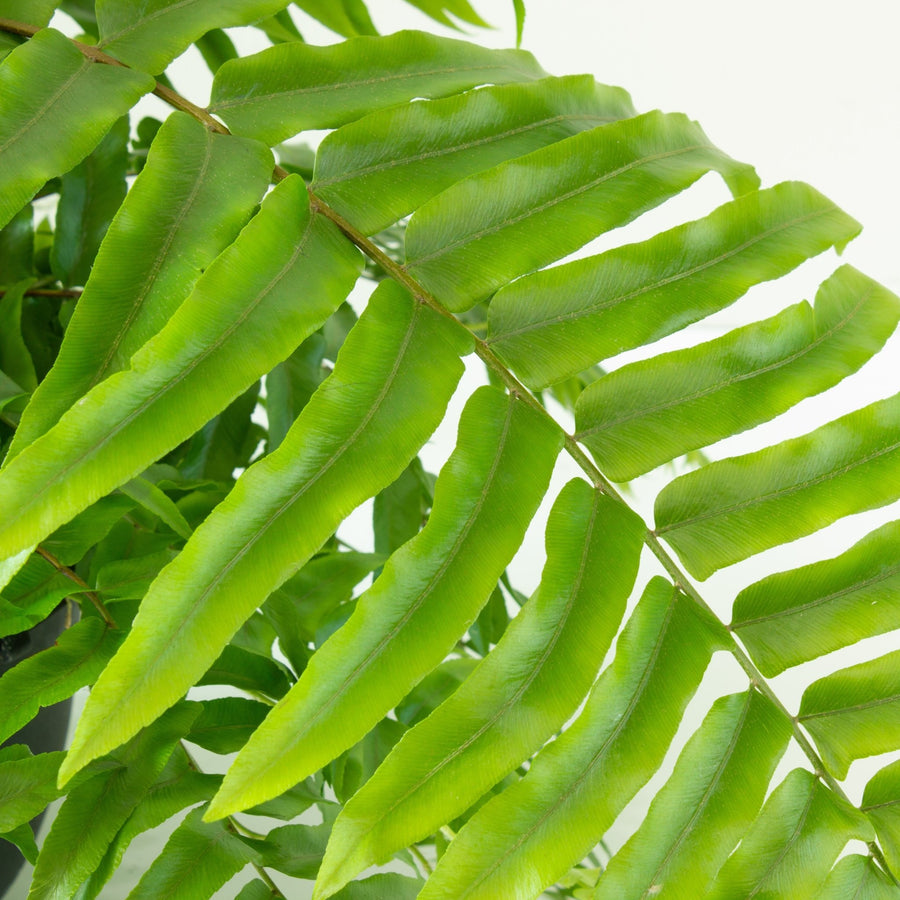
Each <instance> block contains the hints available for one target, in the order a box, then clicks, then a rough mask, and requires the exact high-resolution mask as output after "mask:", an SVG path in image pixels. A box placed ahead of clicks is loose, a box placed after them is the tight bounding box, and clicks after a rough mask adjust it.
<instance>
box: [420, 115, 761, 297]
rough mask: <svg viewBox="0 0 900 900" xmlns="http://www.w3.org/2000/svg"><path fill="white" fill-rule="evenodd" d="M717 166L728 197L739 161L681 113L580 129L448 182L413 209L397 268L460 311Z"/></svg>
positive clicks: (746, 183) (736, 183) (740, 170)
mask: <svg viewBox="0 0 900 900" xmlns="http://www.w3.org/2000/svg"><path fill="white" fill-rule="evenodd" d="M710 170H715V171H719V172H721V173H722V175H723V177H724V178H725V179H726V180H727V181H728V182H729V184H730V185H731V186H732V188H733V190H734V191H735V192H736V193H742V192H743V191H745V190H749V189H751V188H753V187H755V186H756V185H757V183H758V180H757V178H756V174H755V173H754V172H753V170H752V169H751V168H750V167H749V166H745V165H743V164H741V163H737V162H735V161H734V160H733V159H731V158H730V157H728V156H726V155H725V154H724V153H722V152H721V151H719V150H717V149H715V148H714V147H713V146H712V144H710V143H709V140H708V139H707V137H706V135H704V134H703V132H702V131H701V129H700V127H699V126H698V125H697V124H696V123H695V122H691V121H690V120H689V119H687V118H686V117H685V116H681V115H668V116H667V115H663V114H662V113H656V112H654V113H647V114H646V115H644V116H638V117H636V118H633V119H625V120H624V121H621V122H613V123H612V124H609V125H604V126H601V127H599V128H594V129H591V130H590V131H586V132H582V133H581V134H577V135H574V136H573V137H570V138H567V139H565V140H562V141H558V142H557V143H555V144H552V145H551V146H549V147H545V148H543V149H541V150H536V151H534V152H533V153H529V154H527V155H526V156H523V157H520V158H519V159H516V160H511V161H509V162H507V163H503V164H502V165H499V166H497V167H495V168H494V169H490V170H488V171H487V172H484V173H482V174H480V175H472V176H470V177H469V178H466V179H464V180H463V181H460V182H457V184H455V185H454V186H453V187H452V188H448V189H447V190H446V191H444V192H443V193H442V194H440V195H438V196H437V197H435V198H434V199H433V200H430V201H429V202H428V203H426V204H425V205H424V206H422V207H421V208H420V209H419V210H418V212H417V213H416V214H415V215H414V216H413V218H412V219H411V221H410V223H409V228H408V229H407V234H406V256H407V265H406V268H407V270H408V271H409V272H410V274H412V275H413V276H414V277H415V278H416V279H417V280H419V281H420V282H421V283H422V284H423V285H424V286H425V287H426V288H427V289H428V290H429V291H432V292H433V293H434V294H435V295H436V296H437V297H438V298H439V299H440V300H441V302H442V303H443V304H445V305H446V306H447V307H448V308H449V309H451V310H452V311H454V312H460V311H462V310H465V309H468V308H470V307H471V306H473V305H474V304H475V303H476V302H478V301H481V300H485V299H487V298H488V297H489V296H490V295H491V294H493V293H494V291H496V290H497V289H498V288H500V287H502V286H503V285H505V284H506V283H507V282H508V281H510V280H511V279H513V278H515V277H516V276H518V275H525V274H527V273H529V272H532V271H534V270H535V269H538V268H540V267H541V266H544V265H546V264H547V263H550V262H553V261H555V260H557V259H559V258H560V257H562V256H565V255H566V254H567V253H571V252H573V251H574V250H577V249H578V248H579V247H581V246H582V245H583V244H586V243H587V242H588V241H589V240H591V239H592V238H595V237H597V235H599V234H602V233H603V232H605V231H608V230H610V229H611V228H617V227H619V226H621V225H625V224H626V223H628V222H630V221H632V219H635V218H637V217H638V216H639V215H641V214H642V213H644V212H646V211H647V210H648V209H652V208H653V207H654V206H657V205H658V204H660V203H662V202H663V201H664V200H666V199H668V198H669V197H671V196H672V195H674V194H677V193H678V192H679V191H682V190H684V189H685V188H686V187H688V186H689V185H691V184H693V182H695V181H696V180H697V179H698V178H700V176H701V175H704V174H705V173H706V172H708V171H710Z"/></svg>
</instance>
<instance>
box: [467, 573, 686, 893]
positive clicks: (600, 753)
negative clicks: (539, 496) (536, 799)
mask: <svg viewBox="0 0 900 900" xmlns="http://www.w3.org/2000/svg"><path fill="white" fill-rule="evenodd" d="M676 598H677V590H676V589H675V588H673V590H672V602H671V603H670V604H669V608H668V609H667V610H666V616H665V619H664V620H663V622H662V625H661V627H660V629H659V634H658V635H657V638H656V643H655V644H654V645H653V651H652V653H651V654H650V656H649V658H648V659H647V665H646V666H645V668H644V672H643V674H642V676H641V680H640V682H639V683H638V685H637V688H636V689H635V691H634V693H633V694H632V696H631V699H630V700H629V701H628V705H627V706H626V707H625V710H624V712H623V713H622V717H621V718H620V719H619V721H618V723H617V724H616V726H615V728H614V729H613V730H612V732H610V734H609V736H608V737H607V738H606V740H605V741H604V742H603V743H602V744H601V745H600V747H598V748H597V752H596V753H595V754H594V755H593V756H592V757H591V758H590V760H589V761H588V763H587V765H586V766H585V767H584V769H583V770H582V772H581V774H580V775H579V776H578V778H576V779H575V780H574V781H573V782H572V784H571V786H570V787H569V788H568V789H567V790H565V791H563V792H562V793H560V794H558V795H557V797H556V800H554V802H553V803H552V804H550V806H549V807H548V808H547V809H546V810H545V811H544V813H543V814H542V815H541V816H540V818H539V819H538V820H537V821H536V822H535V823H534V824H533V825H531V826H530V827H529V828H527V829H526V830H525V831H522V832H520V834H519V838H518V840H516V842H515V843H514V844H513V845H512V847H510V848H509V849H508V850H506V851H505V852H504V853H503V854H502V855H501V856H498V857H497V858H496V859H495V860H494V862H493V863H492V864H491V865H490V866H489V867H488V869H487V870H486V871H485V872H484V873H483V874H482V875H481V876H480V877H479V878H478V880H477V881H475V882H474V883H473V884H472V885H470V886H469V887H468V888H467V889H466V892H465V893H464V894H461V895H460V897H459V900H465V898H466V897H468V896H469V895H470V894H471V893H472V892H473V891H474V890H475V889H476V888H477V887H478V886H479V885H481V884H483V883H484V882H485V881H487V879H488V878H490V877H491V875H492V874H493V873H494V872H495V871H496V870H497V869H499V868H500V866H501V865H502V864H503V862H504V860H506V859H507V858H508V857H509V856H512V854H514V853H515V852H516V850H518V849H519V847H521V846H522V844H524V843H525V842H526V841H527V840H529V839H530V838H531V836H532V835H533V834H534V833H535V832H536V831H538V829H540V827H541V826H542V825H543V824H544V822H546V821H547V819H549V818H550V816H552V815H553V814H554V813H555V812H556V810H557V809H559V807H560V806H562V805H563V803H564V802H565V801H567V800H568V799H569V797H570V796H571V795H572V794H574V793H575V792H576V791H577V790H578V788H579V787H580V786H581V785H582V783H583V782H584V781H585V780H586V779H587V778H588V777H589V776H590V774H591V772H592V771H593V769H594V768H595V767H596V766H597V765H598V764H599V763H600V762H601V761H602V759H603V757H604V756H605V755H606V752H607V750H608V749H609V747H610V746H611V745H612V744H613V742H614V741H615V739H616V738H617V737H618V736H619V734H620V732H621V731H622V729H624V727H625V725H626V724H627V723H628V721H629V719H630V718H631V714H632V713H633V712H634V709H635V707H636V706H637V704H638V701H639V700H640V699H641V697H642V696H643V693H644V691H645V690H646V688H647V682H648V681H649V680H650V676H651V675H652V674H653V666H654V665H655V663H656V660H657V658H658V657H659V653H660V650H661V649H662V644H663V638H664V637H665V635H666V632H667V631H668V628H669V625H670V624H671V621H672V616H673V614H674V612H675V602H676ZM526 777H527V776H526Z"/></svg>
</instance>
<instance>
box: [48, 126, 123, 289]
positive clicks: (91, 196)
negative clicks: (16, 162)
mask: <svg viewBox="0 0 900 900" xmlns="http://www.w3.org/2000/svg"><path fill="white" fill-rule="evenodd" d="M129 133H130V128H129V121H128V116H127V115H126V116H123V117H122V118H121V119H119V120H118V121H117V122H116V123H115V124H114V125H113V127H112V128H110V130H109V132H108V133H107V135H106V137H105V138H103V140H102V141H100V143H99V144H98V145H97V146H96V148H95V149H94V151H93V152H92V153H90V154H88V155H87V156H86V157H85V158H84V160H82V162H80V163H79V164H78V165H77V166H75V168H74V169H72V170H71V171H70V172H66V174H65V175H63V176H62V178H61V179H60V196H59V205H58V206H57V208H56V231H55V232H54V235H53V247H52V249H51V251H50V265H51V267H52V269H53V274H54V275H55V276H56V277H57V278H58V279H59V280H60V281H61V282H62V283H63V284H84V283H85V282H86V281H87V279H88V274H89V273H90V271H91V265H92V264H93V262H94V257H95V256H96V255H97V248H98V247H99V246H100V242H101V241H102V240H103V236H104V235H105V234H106V229H107V228H108V227H109V222H110V219H112V217H113V216H114V215H115V213H116V210H118V208H119V206H120V205H121V203H122V201H123V200H124V199H125V192H126V190H127V185H126V183H125V175H126V173H127V171H128V138H129Z"/></svg>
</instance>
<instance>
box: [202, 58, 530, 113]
mask: <svg viewBox="0 0 900 900" xmlns="http://www.w3.org/2000/svg"><path fill="white" fill-rule="evenodd" d="M482 71H483V72H490V71H497V72H516V73H518V74H519V75H522V76H523V77H527V78H533V77H534V76H533V73H530V72H526V71H524V70H521V69H517V68H516V67H515V66H511V65H502V66H486V65H481V66H441V67H439V68H436V69H416V70H415V71H413V72H392V73H391V74H389V75H378V76H373V77H372V78H359V79H356V80H354V81H338V82H335V83H333V84H317V85H310V86H309V87H299V88H285V90H283V91H267V92H266V93H264V94H249V93H248V94H246V95H245V96H243V97H235V98H234V99H232V100H220V101H219V102H218V103H213V104H211V105H210V107H209V109H210V110H211V111H216V112H218V111H219V110H222V109H230V108H231V107H233V106H244V105H245V104H247V103H248V102H254V103H258V102H260V101H264V100H267V99H270V98H272V97H297V96H301V95H303V94H321V93H328V92H330V91H342V90H346V89H347V88H357V87H365V86H367V85H374V84H388V83H392V82H400V81H407V80H409V79H410V78H421V77H423V76H425V77H430V76H432V75H452V74H454V73H456V72H482ZM485 83H488V82H487V79H485Z"/></svg>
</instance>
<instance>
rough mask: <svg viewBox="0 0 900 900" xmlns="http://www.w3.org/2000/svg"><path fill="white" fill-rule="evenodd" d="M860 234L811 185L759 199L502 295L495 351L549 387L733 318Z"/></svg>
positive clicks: (761, 194)
mask: <svg viewBox="0 0 900 900" xmlns="http://www.w3.org/2000/svg"><path fill="white" fill-rule="evenodd" d="M859 228H860V226H859V224H858V223H857V222H855V221H854V220H853V219H851V218H850V216H848V215H847V214H846V213H844V212H842V211H841V210H840V209H838V208H837V207H836V206H835V205H834V204H833V203H832V202H831V201H830V200H828V199H826V198H825V197H823V196H822V195H821V194H819V193H818V192H817V191H815V190H813V189H812V188H810V187H808V186H807V185H804V184H798V183H792V182H788V183H785V184H780V185H776V186H775V187H773V188H769V189H767V190H763V191H758V192H753V193H748V194H747V195H746V196H743V197H740V198H738V199H737V200H734V201H733V202H731V203H726V204H725V205H724V206H721V207H719V208H718V209H717V210H714V211H713V212H712V213H710V214H709V215H708V216H706V218H703V219H698V220H697V221H695V222H689V223H687V224H686V225H680V226H678V227H677V228H673V229H671V230H669V231H666V232H663V233H662V234H659V235H657V236H656V237H653V238H650V239H649V240H647V241H644V242H642V243H640V244H628V245H626V246H624V247H620V248H616V249H614V250H610V251H608V252H607V253H604V254H601V255H600V256H596V257H592V258H589V259H585V260H577V261H575V262H573V263H569V264H568V265H565V266H560V267H557V268H553V269H548V270H546V271H544V272H538V273H536V274H534V275H532V276H530V277H528V278H523V279H521V280H520V281H517V282H515V283H514V284H512V285H510V286H509V287H506V288H504V289H502V290H500V291H498V292H497V296H496V297H494V299H493V301H492V303H491V309H490V318H489V325H490V335H489V343H490V345H491V347H492V348H493V349H494V350H496V352H497V353H499V354H500V355H501V356H502V357H503V359H504V360H506V361H507V362H508V363H509V365H510V366H511V367H512V368H513V369H515V371H516V372H517V373H518V374H519V376H520V377H521V378H522V379H524V381H525V383H526V384H528V385H529V386H531V387H545V386H546V385H548V384H552V383H553V382H557V381H560V380H561V379H563V378H566V377H568V376H571V375H575V374H577V373H578V372H581V371H582V370H584V369H586V368H588V367H589V366H591V365H592V364H594V363H596V362H600V361H601V360H604V359H607V358H608V357H611V356H615V355H616V354H617V353H621V352H622V351H623V350H630V349H632V348H634V347H640V346H642V345H643V344H647V343H650V342H652V341H655V340H658V339H659V338H661V337H665V336H666V335H667V334H671V333H672V332H674V331H677V330H678V329H680V328H683V327H684V326H685V325H688V324H690V323H691V322H695V321H697V320H698V319H701V318H703V317H705V316H708V315H710V314H711V313H714V312H716V311H718V310H720V309H723V308H724V307H726V306H728V305H730V304H731V303H733V302H734V301H735V300H737V299H738V298H739V297H740V296H742V295H743V294H744V293H745V292H746V291H747V289H748V288H750V287H751V286H752V285H754V284H758V283H760V282H763V281H767V280H771V279H775V278H779V277H780V276H782V275H784V274H786V273H787V272H789V271H791V270H792V269H793V268H795V267H796V266H798V265H799V264H800V263H801V262H803V260H805V259H808V258H809V257H811V256H815V255H816V254H817V253H821V252H823V251H824V250H827V249H828V248H829V247H831V246H837V247H839V248H840V247H842V246H843V245H844V244H845V243H846V242H847V241H849V240H850V239H851V238H852V237H854V236H855V235H856V234H857V233H858V232H859ZM563 346H564V347H565V348H566V349H565V352H564V353H563V352H560V347H563Z"/></svg>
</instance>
